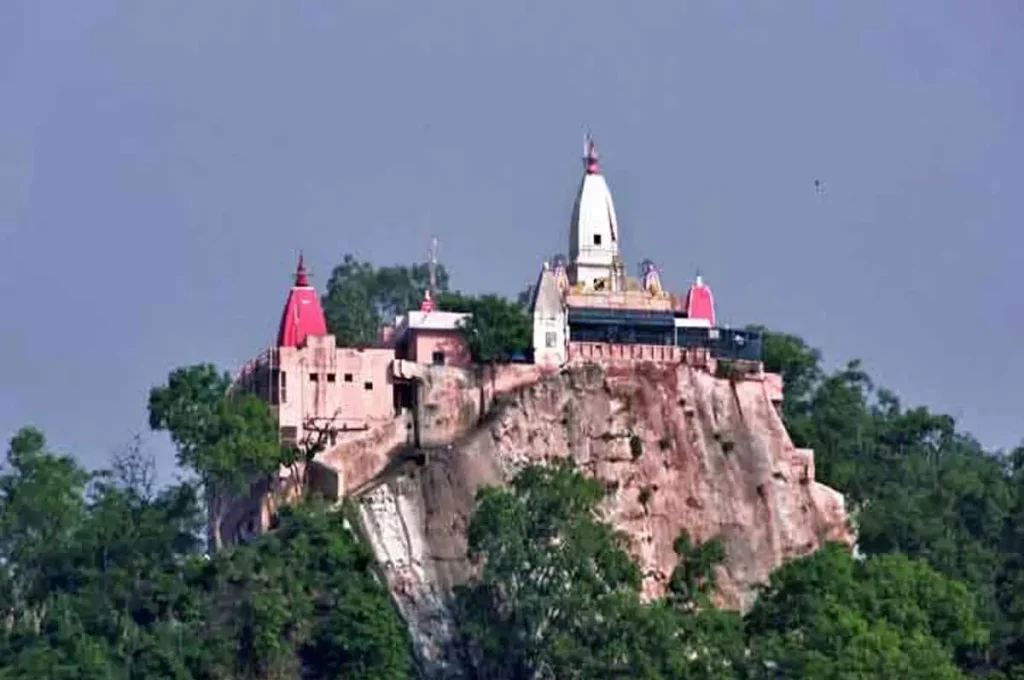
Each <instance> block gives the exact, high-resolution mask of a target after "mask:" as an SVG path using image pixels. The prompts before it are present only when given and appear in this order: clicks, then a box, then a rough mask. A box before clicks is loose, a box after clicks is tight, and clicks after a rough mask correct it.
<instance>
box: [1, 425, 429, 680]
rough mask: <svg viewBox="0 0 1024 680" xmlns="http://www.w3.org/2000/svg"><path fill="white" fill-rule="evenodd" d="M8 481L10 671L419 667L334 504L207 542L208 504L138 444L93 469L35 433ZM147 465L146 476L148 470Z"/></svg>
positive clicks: (287, 674)
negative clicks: (237, 542)
mask: <svg viewBox="0 0 1024 680" xmlns="http://www.w3.org/2000/svg"><path fill="white" fill-rule="evenodd" d="M7 460H8V465H7V468H6V470H5V472H4V474H3V475H2V476H0V528H2V533H0V560H2V562H0V564H2V565H3V567H2V569H0V606H2V607H3V610H4V611H3V613H4V617H3V621H4V622H5V624H4V625H2V626H0V678H19V679H20V678H24V679H26V680H28V679H29V678H31V679H33V680H35V679H38V678H58V679H62V678H67V679H68V680H71V679H79V678H89V679H92V678H95V679H96V680H100V679H103V680H107V679H108V678H124V679H126V680H149V679H156V678H178V679H181V680H185V679H191V678H195V679H200V678H203V679H206V678H209V679H211V680H212V679H213V678H224V679H236V678H237V679H243V678H245V679H250V678H251V679H253V680H255V679H257V678H259V679H262V678H299V677H307V678H337V677H345V678H365V679H367V680H370V679H373V680H377V679H379V678H383V679H386V680H397V679H399V678H409V677H412V676H411V674H412V668H413V666H412V658H411V655H410V651H409V643H408V640H407V639H406V635H405V632H404V629H403V627H402V623H401V619H400V618H399V617H398V615H397V613H396V611H395V610H394V609H393V608H392V607H391V605H390V602H389V601H388V596H387V592H386V591H385V590H384V588H383V587H382V586H381V585H380V583H379V582H378V580H377V579H376V577H375V575H374V573H373V571H372V564H371V556H370V553H369V551H368V549H367V548H366V546H365V545H363V544H360V543H358V542H357V541H356V540H355V539H354V538H353V537H352V536H351V535H350V534H349V532H348V531H347V530H346V529H345V528H344V526H343V523H342V519H341V517H340V515H339V514H338V513H337V512H329V511H327V510H326V509H325V508H320V507H316V506H300V507H297V508H293V509H290V510H286V511H285V512H284V513H282V516H281V518H280V524H279V528H278V530H277V531H276V532H274V533H273V534H270V535H267V536H264V537H262V538H260V539H258V540H257V541H255V542H254V543H252V544H250V545H247V546H239V547H235V548H232V549H230V550H225V551H223V552H220V553H217V554H215V555H214V556H212V558H210V559H207V558H206V557H205V556H204V554H203V552H202V541H201V540H200V533H199V532H200V528H201V525H202V515H201V509H202V506H201V503H200V502H199V498H198V496H197V494H196V493H195V489H194V488H193V487H192V486H191V485H188V484H182V485H176V486H172V487H169V488H166V489H164V490H162V491H160V492H158V493H153V492H152V488H151V485H150V483H149V480H151V479H152V461H151V459H148V458H146V457H145V456H144V454H143V453H142V452H141V451H140V450H139V449H137V448H135V449H133V450H131V451H129V452H128V454H127V455H125V456H121V457H120V458H119V460H118V461H116V464H115V465H114V466H113V468H112V469H111V470H107V471H100V472H97V473H89V472H87V471H85V470H84V469H82V468H81V467H79V466H78V464H77V463H75V462H74V460H73V459H72V458H70V457H68V456H62V455H58V454H54V453H51V452H50V451H49V450H48V449H47V447H46V442H45V439H44V437H43V435H42V433H40V432H39V431H37V430H33V429H24V430H22V431H20V432H19V433H17V434H16V435H15V436H14V437H13V438H12V440H11V443H10V448H9V450H8V455H7ZM140 473H141V474H140Z"/></svg>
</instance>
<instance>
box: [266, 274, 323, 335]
mask: <svg viewBox="0 0 1024 680" xmlns="http://www.w3.org/2000/svg"><path fill="white" fill-rule="evenodd" d="M310 335H327V319H326V318H325V317H324V310H323V308H322V307H321V306H320V298H318V297H317V294H316V290H315V289H314V288H313V287H312V286H310V285H309V275H308V273H307V272H306V265H305V263H304V261H303V258H302V255H301V254H300V255H299V266H298V268H297V269H296V270H295V285H294V286H292V289H291V291H290V292H289V293H288V301H287V302H286V303H285V305H284V313H282V314H281V326H280V329H279V330H278V333H277V346H278V347H301V346H302V345H303V344H304V343H305V342H306V338H307V337H308V336H310Z"/></svg>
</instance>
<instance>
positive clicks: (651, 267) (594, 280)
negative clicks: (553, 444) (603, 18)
mask: <svg viewBox="0 0 1024 680" xmlns="http://www.w3.org/2000/svg"><path fill="white" fill-rule="evenodd" d="M568 241H569V243H568V245H569V250H568V253H569V254H568V258H565V257H562V256H556V257H554V258H553V259H552V260H551V261H549V262H544V263H543V266H542V267H541V271H540V273H539V275H538V278H537V281H536V284H535V285H534V287H533V291H532V299H531V301H530V312H531V314H532V316H533V347H532V353H531V356H530V357H528V358H527V360H526V361H527V363H529V364H531V365H532V368H531V367H523V366H522V365H518V366H510V367H509V369H510V370H508V371H506V372H505V374H503V376H499V377H497V378H496V377H495V375H494V373H493V372H492V383H493V384H492V386H491V388H490V389H491V390H492V391H491V392H490V397H491V398H493V396H494V395H495V394H496V393H497V391H499V390H500V389H511V388H512V387H511V386H516V385H522V384H525V383H526V382H528V381H530V380H534V381H535V380H537V379H539V377H540V376H542V375H543V374H545V373H551V372H557V371H559V370H561V369H562V368H563V367H564V366H566V365H568V364H571V363H573V362H581V361H594V360H600V361H630V362H636V361H654V362H676V363H690V364H693V365H699V366H702V367H705V368H709V370H710V369H711V368H713V367H714V366H715V362H717V361H720V360H723V359H727V360H732V361H739V362H744V361H745V362H748V363H752V364H756V365H757V366H758V367H759V366H760V364H759V362H760V358H761V336H760V334H759V333H757V332H753V331H741V330H731V329H729V328H728V327H719V326H718V325H716V319H717V317H716V310H715V302H714V296H713V295H712V293H711V289H710V287H709V286H708V285H707V284H706V283H705V282H704V280H703V277H702V276H700V275H699V274H698V275H697V276H696V279H695V280H694V282H693V283H692V285H691V286H690V287H689V290H688V291H687V293H686V295H685V296H677V295H674V294H672V293H670V292H669V291H667V290H665V288H664V287H663V285H662V282H661V277H660V274H659V270H658V267H657V266H656V265H655V263H654V262H653V261H652V260H650V259H644V260H643V261H642V263H641V265H640V268H639V271H638V272H637V276H636V277H633V276H629V275H627V273H626V268H625V266H624V264H623V258H622V255H621V251H620V248H621V246H622V232H621V231H620V228H619V221H618V217H617V215H616V212H615V204H614V201H613V200H612V193H611V190H610V188H609V186H608V183H607V181H606V179H605V177H604V175H603V173H602V170H601V166H600V164H599V156H598V153H597V146H596V144H595V142H594V140H593V139H592V138H591V137H590V136H589V135H587V137H586V138H585V142H584V156H583V176H582V179H581V181H580V185H579V189H578V191H577V194H576V199H575V201H574V203H573V206H572V210H571V217H570V222H569V239H568ZM436 255H437V242H436V239H435V240H434V243H433V246H432V248H431V251H430V272H431V276H430V284H429V287H428V288H427V289H426V290H425V291H424V294H423V301H422V303H421V304H420V306H419V309H415V310H410V311H408V312H406V313H405V314H403V315H401V316H399V317H398V318H396V319H395V320H394V322H393V323H390V324H386V325H385V326H384V327H383V328H382V329H381V334H380V337H379V339H378V341H377V342H376V343H375V344H374V346H372V347H339V346H337V343H336V340H335V336H334V335H333V334H331V333H330V332H328V328H327V322H326V319H325V317H324V312H323V309H322V307H321V305H320V301H319V299H318V297H317V294H316V290H315V289H314V287H313V286H312V285H311V284H310V282H309V272H308V271H307V270H306V267H305V263H304V259H303V258H302V256H301V255H300V256H299V262H298V267H297V270H296V272H295V278H294V285H293V286H292V288H291V290H290V291H289V294H288V298H287V301H286V303H285V306H284V310H283V312H282V315H281V321H280V326H279V331H278V337H277V342H276V346H275V347H271V348H269V349H267V350H266V351H264V352H263V353H262V354H260V355H259V356H257V357H256V358H255V359H253V360H252V361H250V362H248V363H247V364H246V365H245V366H244V367H243V368H242V370H241V372H240V373H239V374H238V376H237V377H236V379H235V382H234V384H233V389H235V390H242V391H247V392H251V393H254V394H256V395H258V396H260V397H261V398H263V399H265V400H267V402H268V403H269V404H270V406H271V409H272V412H273V414H274V416H275V417H276V419H277V421H278V425H279V428H280V433H281V439H282V442H283V443H286V444H294V445H302V444H303V443H306V442H309V441H311V440H312V438H314V437H316V438H319V441H320V442H321V443H322V444H324V445H325V446H326V447H327V451H326V454H325V457H323V458H322V460H321V459H320V458H318V460H320V461H321V462H320V463H319V465H320V468H322V469H323V470H322V471H326V472H325V473H324V474H325V475H326V477H325V478H331V479H333V481H330V482H326V483H325V484H326V485H327V486H329V487H331V488H333V489H334V491H333V492H332V493H333V494H335V495H336V496H338V497H340V496H341V495H343V493H344V490H345V489H348V488H352V487H353V486H358V485H357V484H356V483H355V482H352V480H343V479H341V476H342V473H341V472H340V471H339V468H338V465H335V464H334V463H331V462H329V460H336V459H337V456H336V455H335V457H334V458H333V459H332V458H331V456H332V455H334V454H333V453H332V451H333V450H334V449H335V448H336V447H343V446H345V445H347V444H351V443H353V442H357V443H358V442H375V444H374V445H375V446H380V447H385V445H384V444H383V443H381V442H383V441H385V440H387V441H388V442H391V444H389V445H394V444H395V443H396V442H400V441H404V442H408V444H409V445H410V446H415V447H418V446H420V445H421V444H423V443H424V442H426V441H427V438H426V435H423V434H422V433H421V423H420V422H419V420H417V416H416V414H417V413H418V412H419V411H420V410H422V407H423V404H422V403H421V402H422V399H421V398H420V396H418V395H419V392H418V390H420V388H421V387H422V386H423V385H424V384H426V383H431V382H434V383H437V382H438V380H434V379H427V378H426V376H429V375H431V371H434V373H435V374H437V372H438V371H444V370H449V371H451V370H454V371H463V374H460V375H471V372H470V371H469V369H472V367H473V366H472V358H471V354H470V351H469V348H468V346H467V344H466V342H465V339H464V336H463V333H462V326H463V324H464V322H465V320H466V318H467V316H468V315H466V314H460V313H454V312H447V311H440V310H438V309H436V306H435V302H434V295H435V293H436V290H435V287H436V281H435V268H436V264H437V258H436ZM520 363H522V362H520ZM513 369H514V370H513ZM758 370H760V368H758ZM438 375H439V374H438ZM425 381H426V382H425ZM458 381H463V382H464V381H465V379H464V378H459V379H458ZM458 381H456V382H458ZM460 384H461V383H460ZM501 385H504V386H505V387H504V388H503V387H501ZM481 395H483V393H482V392H481ZM778 395H781V391H778ZM779 399H781V396H778V399H776V398H774V397H773V401H778V400H779ZM481 403H483V396H481ZM481 408H482V407H481ZM367 446H369V444H367ZM364 448H365V447H364ZM338 450H340V448H339V449H338ZM332 466H333V467H332ZM364 467H365V466H364ZM371 467H372V466H371ZM366 474H369V473H366ZM282 475H283V476H282V477H281V478H279V479H278V480H275V481H271V482H267V484H264V486H262V487H260V488H256V487H254V488H253V489H252V494H251V496H250V498H249V499H247V502H246V503H239V504H237V507H236V508H235V510H234V511H233V512H232V513H230V514H229V516H228V517H227V518H226V519H225V520H224V522H226V523H227V524H228V525H230V526H226V527H222V530H223V533H226V534H227V535H229V536H230V537H231V540H244V539H245V538H246V537H247V536H249V535H251V534H252V533H255V532H258V531H260V530H262V529H265V528H266V527H267V526H269V522H270V517H269V515H270V512H271V509H270V508H269V506H268V505H267V503H266V502H264V501H265V499H266V498H267V497H268V496H272V495H273V493H277V492H276V491H273V490H272V487H274V485H275V484H277V485H278V487H280V483H282V481H281V480H283V479H284V477H285V476H286V475H284V473H283V472H282ZM332 475H333V477H331V476H332Z"/></svg>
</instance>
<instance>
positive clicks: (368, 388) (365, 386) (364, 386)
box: [363, 380, 373, 390]
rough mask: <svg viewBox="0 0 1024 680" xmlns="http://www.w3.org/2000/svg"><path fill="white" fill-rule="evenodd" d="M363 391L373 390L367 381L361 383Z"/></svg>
mask: <svg viewBox="0 0 1024 680" xmlns="http://www.w3.org/2000/svg"><path fill="white" fill-rule="evenodd" d="M363 389H364V390H372V389H373V383H372V382H370V381H369V380H367V381H366V382H364V383H363Z"/></svg>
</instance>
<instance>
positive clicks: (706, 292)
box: [686, 272, 715, 326]
mask: <svg viewBox="0 0 1024 680" xmlns="http://www.w3.org/2000/svg"><path fill="white" fill-rule="evenodd" d="M686 316H688V317H689V318H691V319H707V320H708V322H709V323H710V324H711V325H712V326H714V325H715V298H714V296H713V295H711V289H710V288H708V287H707V286H706V285H704V279H703V278H702V277H701V275H700V272H698V273H697V280H696V281H694V283H693V285H692V286H690V290H689V292H687V294H686Z"/></svg>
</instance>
